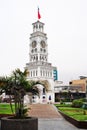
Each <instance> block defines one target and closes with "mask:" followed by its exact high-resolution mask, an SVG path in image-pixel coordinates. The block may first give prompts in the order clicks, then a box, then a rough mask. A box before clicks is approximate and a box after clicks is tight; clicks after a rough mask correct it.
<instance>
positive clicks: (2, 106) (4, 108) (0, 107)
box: [0, 103, 14, 114]
mask: <svg viewBox="0 0 87 130" xmlns="http://www.w3.org/2000/svg"><path fill="white" fill-rule="evenodd" d="M12 106H13V110H14V104H12ZM0 114H13V113H12V111H11V107H10V104H7V103H0Z"/></svg>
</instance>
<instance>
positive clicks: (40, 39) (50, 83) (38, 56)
mask: <svg viewBox="0 0 87 130" xmlns="http://www.w3.org/2000/svg"><path fill="white" fill-rule="evenodd" d="M32 25H33V33H32V34H31V35H30V44H29V63H27V64H26V67H25V69H27V70H28V71H29V75H28V76H27V79H28V80H34V81H40V82H41V83H43V85H41V84H38V85H37V87H38V88H39V89H40V97H38V98H37V97H35V96H34V97H35V98H36V100H34V101H35V102H40V103H43V102H46V103H47V102H50V101H51V102H54V86H55V80H57V68H56V67H53V66H52V65H51V63H48V44H47V34H46V33H44V23H42V22H40V21H37V22H35V23H33V24H32ZM34 97H33V99H34Z"/></svg>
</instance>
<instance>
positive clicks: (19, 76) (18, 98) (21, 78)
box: [0, 69, 39, 118]
mask: <svg viewBox="0 0 87 130" xmlns="http://www.w3.org/2000/svg"><path fill="white" fill-rule="evenodd" d="M26 75H27V70H24V72H22V71H21V70H20V69H16V70H15V71H13V72H12V75H11V76H10V77H1V78H0V88H1V92H5V93H6V94H8V95H9V97H10V106H11V110H12V112H13V109H12V103H11V96H12V95H13V96H14V103H15V116H16V118H23V117H24V111H25V110H24V95H26V92H31V93H33V94H38V93H39V91H38V89H37V88H35V87H34V88H33V86H34V85H35V84H37V82H34V81H27V79H26Z"/></svg>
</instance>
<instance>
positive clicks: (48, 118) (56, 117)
mask: <svg viewBox="0 0 87 130" xmlns="http://www.w3.org/2000/svg"><path fill="white" fill-rule="evenodd" d="M30 107H31V110H30V112H29V115H30V116H34V117H38V130H86V129H78V128H77V127H75V126H73V125H72V124H70V123H69V122H67V121H66V120H65V119H64V118H63V117H62V116H61V115H60V114H59V113H58V111H57V109H56V108H55V107H54V106H53V105H50V104H33V105H30Z"/></svg>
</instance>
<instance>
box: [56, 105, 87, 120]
mask: <svg viewBox="0 0 87 130" xmlns="http://www.w3.org/2000/svg"><path fill="white" fill-rule="evenodd" d="M58 109H59V110H60V111H61V112H63V113H64V114H66V115H68V116H70V117H72V118H74V119H76V120H78V121H87V110H84V109H82V108H73V107H58Z"/></svg>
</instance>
